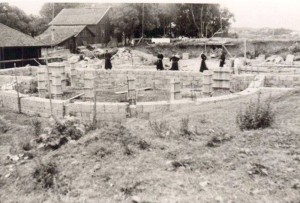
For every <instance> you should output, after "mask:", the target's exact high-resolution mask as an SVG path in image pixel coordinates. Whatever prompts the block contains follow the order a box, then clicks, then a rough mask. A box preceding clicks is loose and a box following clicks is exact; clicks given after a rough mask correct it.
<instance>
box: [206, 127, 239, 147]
mask: <svg viewBox="0 0 300 203" xmlns="http://www.w3.org/2000/svg"><path fill="white" fill-rule="evenodd" d="M209 134H210V135H212V137H211V139H210V140H209V141H208V142H207V144H206V146H208V147H219V146H220V145H221V144H222V143H224V142H226V141H230V140H231V139H232V138H233V137H232V136H230V135H229V134H228V133H227V132H226V131H225V130H224V129H223V128H214V129H211V130H210V131H209Z"/></svg>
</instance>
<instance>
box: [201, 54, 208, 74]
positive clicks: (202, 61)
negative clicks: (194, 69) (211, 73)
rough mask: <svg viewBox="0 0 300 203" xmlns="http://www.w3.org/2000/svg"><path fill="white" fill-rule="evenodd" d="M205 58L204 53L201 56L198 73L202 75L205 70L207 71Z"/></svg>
mask: <svg viewBox="0 0 300 203" xmlns="http://www.w3.org/2000/svg"><path fill="white" fill-rule="evenodd" d="M206 59H207V57H206V56H205V54H204V53H202V54H201V66H200V72H201V73H202V72H203V71H205V70H208V68H207V66H206V63H205V61H206Z"/></svg>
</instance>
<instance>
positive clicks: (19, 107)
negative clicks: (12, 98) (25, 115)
mask: <svg viewBox="0 0 300 203" xmlns="http://www.w3.org/2000/svg"><path fill="white" fill-rule="evenodd" d="M14 68H15V71H14V75H15V79H16V83H17V88H16V91H17V97H18V112H19V113H22V110H21V98H20V93H19V91H20V88H19V83H18V77H17V73H16V63H14Z"/></svg>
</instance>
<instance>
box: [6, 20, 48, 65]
mask: <svg viewBox="0 0 300 203" xmlns="http://www.w3.org/2000/svg"><path fill="white" fill-rule="evenodd" d="M43 46H44V44H43V43H41V42H40V41H38V40H36V39H34V38H32V37H31V36H29V35H26V34H24V33H22V32H20V31H18V30H15V29H13V28H10V27H8V26H6V25H3V24H1V23H0V68H11V67H14V63H16V66H17V67H21V66H25V65H27V64H30V65H38V64H37V62H36V61H35V60H34V59H36V60H37V59H38V58H40V57H41V48H42V47H43Z"/></svg>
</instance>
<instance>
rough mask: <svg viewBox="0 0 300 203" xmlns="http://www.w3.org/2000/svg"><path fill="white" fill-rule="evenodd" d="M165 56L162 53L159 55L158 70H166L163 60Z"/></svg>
mask: <svg viewBox="0 0 300 203" xmlns="http://www.w3.org/2000/svg"><path fill="white" fill-rule="evenodd" d="M163 58H164V55H162V54H158V55H157V61H156V69H157V70H164V65H163V62H162V60H163Z"/></svg>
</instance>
